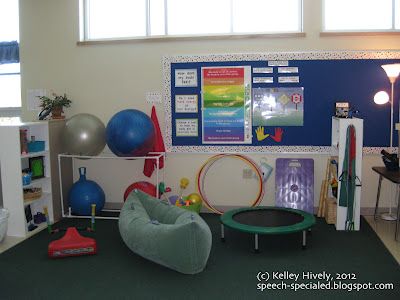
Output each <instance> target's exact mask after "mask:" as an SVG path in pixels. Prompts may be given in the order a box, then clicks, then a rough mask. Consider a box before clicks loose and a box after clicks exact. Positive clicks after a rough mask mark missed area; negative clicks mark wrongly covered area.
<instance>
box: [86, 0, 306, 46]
mask: <svg viewBox="0 0 400 300" xmlns="http://www.w3.org/2000/svg"><path fill="white" fill-rule="evenodd" d="M150 1H151V0H146V2H147V16H146V20H147V21H146V36H138V37H136V36H133V37H128V38H118V37H116V38H102V39H90V38H89V32H88V30H89V18H90V16H89V14H88V9H87V5H88V2H87V0H79V42H80V43H82V44H85V43H86V42H88V43H90V42H93V41H94V42H96V41H100V42H101V41H107V40H111V41H113V40H146V39H151V40H154V39H180V38H183V39H185V38H189V39H190V38H192V39H193V38H194V39H197V38H202V37H204V38H219V37H232V36H234V37H241V36H242V37H246V36H272V37H291V36H293V37H304V36H305V33H304V12H303V9H304V3H303V2H304V1H303V0H298V1H299V2H298V3H299V14H300V16H299V25H298V30H296V31H282V32H281V31H279V32H264V33H263V32H256V33H234V32H233V26H232V23H231V26H230V28H231V31H230V32H228V33H218V34H200V35H197V34H193V35H170V34H168V20H167V0H164V12H165V17H164V23H165V25H164V27H165V34H164V35H157V36H153V35H151V32H150V31H151V28H150V9H149V7H150V3H149V2H150ZM216 1H218V0H216ZM231 22H232V19H231ZM79 42H78V44H79Z"/></svg>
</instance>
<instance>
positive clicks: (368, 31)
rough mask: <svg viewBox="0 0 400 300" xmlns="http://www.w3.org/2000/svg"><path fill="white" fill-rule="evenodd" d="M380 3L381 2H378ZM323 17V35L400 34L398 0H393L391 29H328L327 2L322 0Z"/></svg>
mask: <svg viewBox="0 0 400 300" xmlns="http://www.w3.org/2000/svg"><path fill="white" fill-rule="evenodd" d="M376 1H379V0H376ZM321 16H322V33H327V34H329V33H353V32H355V33H357V32H359V33H363V32H365V33H374V32H375V33H376V32H382V33H400V28H396V19H395V17H396V0H392V27H391V28H390V29H337V30H335V29H329V30H328V29H326V24H325V19H326V18H325V0H322V11H321Z"/></svg>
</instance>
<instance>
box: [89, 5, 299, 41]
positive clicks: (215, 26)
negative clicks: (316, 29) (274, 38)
mask: <svg viewBox="0 0 400 300" xmlns="http://www.w3.org/2000/svg"><path fill="white" fill-rule="evenodd" d="M81 25H83V30H82V33H81V35H82V36H81V38H82V39H83V40H96V39H112V38H130V37H149V36H188V35H189V36H195V35H218V34H262V33H294V32H302V1H301V0H269V1H265V0H218V1H215V0H201V1H200V0H186V1H182V0H137V1H131V0H114V1H108V0H81Z"/></svg>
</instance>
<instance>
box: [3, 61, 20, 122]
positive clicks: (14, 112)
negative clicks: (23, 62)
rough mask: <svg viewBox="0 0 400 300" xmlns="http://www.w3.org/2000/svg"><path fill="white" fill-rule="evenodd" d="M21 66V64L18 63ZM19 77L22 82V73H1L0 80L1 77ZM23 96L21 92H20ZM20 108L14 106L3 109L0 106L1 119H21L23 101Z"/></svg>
mask: <svg viewBox="0 0 400 300" xmlns="http://www.w3.org/2000/svg"><path fill="white" fill-rule="evenodd" d="M18 64H20V63H18ZM19 69H20V68H19ZM10 75H11V76H18V78H19V81H20V82H21V71H19V72H0V79H1V76H10ZM20 94H21V91H20ZM20 100H21V103H20V106H12V107H1V106H0V117H19V116H20V115H21V109H22V99H20Z"/></svg>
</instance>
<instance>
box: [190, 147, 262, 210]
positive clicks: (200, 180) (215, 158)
mask: <svg viewBox="0 0 400 300" xmlns="http://www.w3.org/2000/svg"><path fill="white" fill-rule="evenodd" d="M226 157H233V158H238V159H240V160H242V161H244V162H245V163H247V164H248V165H250V166H251V168H252V169H253V170H254V172H255V173H256V175H257V178H258V180H259V191H258V195H257V198H256V199H255V200H254V201H253V202H252V203H251V205H250V206H251V207H253V206H257V205H259V204H260V202H261V201H262V199H263V196H264V182H263V175H262V172H261V170H260V168H259V167H258V165H257V164H256V163H255V162H254V161H253V160H252V159H250V158H248V157H245V156H243V155H240V154H217V155H215V156H213V157H211V158H209V159H208V160H207V161H206V162H205V163H204V164H203V165H202V166H201V167H200V170H199V172H198V173H197V176H196V182H197V189H198V191H199V194H200V196H201V198H202V199H203V202H204V204H205V205H206V207H207V208H208V209H209V210H211V211H213V212H215V213H217V214H220V215H222V214H223V213H224V212H223V211H221V210H219V209H217V208H216V207H215V206H213V205H212V204H211V203H210V201H209V200H208V199H207V196H206V194H205V192H204V177H205V176H206V174H207V172H208V170H209V169H210V168H211V166H212V165H213V164H214V163H215V162H217V161H218V160H220V159H222V158H226Z"/></svg>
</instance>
